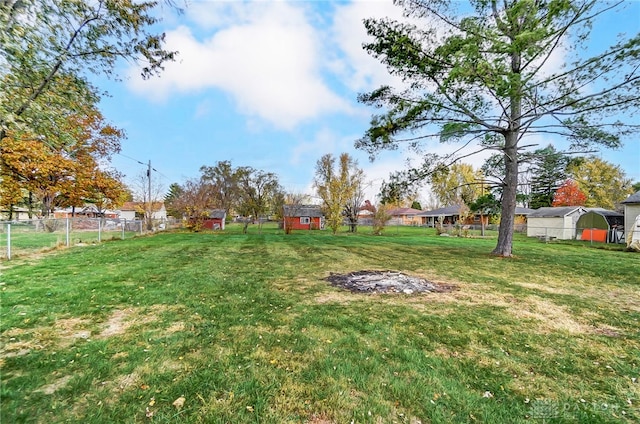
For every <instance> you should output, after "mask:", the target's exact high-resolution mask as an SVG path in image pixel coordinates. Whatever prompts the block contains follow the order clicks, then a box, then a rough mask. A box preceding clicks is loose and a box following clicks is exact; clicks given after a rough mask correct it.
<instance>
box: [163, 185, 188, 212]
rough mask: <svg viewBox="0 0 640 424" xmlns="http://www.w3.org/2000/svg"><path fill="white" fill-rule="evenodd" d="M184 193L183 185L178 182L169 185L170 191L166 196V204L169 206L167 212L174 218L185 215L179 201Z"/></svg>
mask: <svg viewBox="0 0 640 424" xmlns="http://www.w3.org/2000/svg"><path fill="white" fill-rule="evenodd" d="M182 193H184V189H183V188H182V186H180V184H178V183H173V184H171V185H170V186H169V191H168V193H167V194H166V195H165V196H164V205H165V207H166V208H167V214H168V215H170V216H172V217H174V218H181V217H182V215H183V213H182V211H181V210H180V208H179V203H178V200H179V199H180V196H181V195H182Z"/></svg>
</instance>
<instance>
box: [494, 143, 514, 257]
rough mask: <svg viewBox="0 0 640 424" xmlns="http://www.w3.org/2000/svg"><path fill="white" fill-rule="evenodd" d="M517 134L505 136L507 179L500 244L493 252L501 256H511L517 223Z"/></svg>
mask: <svg viewBox="0 0 640 424" xmlns="http://www.w3.org/2000/svg"><path fill="white" fill-rule="evenodd" d="M517 136H518V135H517V133H511V134H507V135H506V136H505V145H506V146H505V149H504V159H505V160H504V162H505V179H504V186H503V189H502V200H501V203H502V210H501V215H500V227H499V228H498V244H497V246H496V248H495V249H493V252H492V253H493V254H494V255H499V256H511V250H512V245H513V225H514V223H515V215H516V194H517V192H518V158H517V153H518V152H517ZM510 139H511V140H510Z"/></svg>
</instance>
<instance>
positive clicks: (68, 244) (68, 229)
mask: <svg viewBox="0 0 640 424" xmlns="http://www.w3.org/2000/svg"><path fill="white" fill-rule="evenodd" d="M66 221H67V247H69V246H70V245H71V244H70V242H69V240H70V235H69V232H70V228H69V227H70V225H69V218H67V220H66Z"/></svg>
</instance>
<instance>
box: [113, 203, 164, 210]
mask: <svg viewBox="0 0 640 424" xmlns="http://www.w3.org/2000/svg"><path fill="white" fill-rule="evenodd" d="M144 205H145V203H144V202H124V204H123V205H122V207H121V208H120V209H119V210H120V211H136V210H143V209H144ZM151 206H152V209H153V210H154V212H155V211H159V210H162V208H164V202H153V203H152V205H151Z"/></svg>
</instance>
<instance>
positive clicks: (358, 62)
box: [330, 0, 403, 91]
mask: <svg viewBox="0 0 640 424" xmlns="http://www.w3.org/2000/svg"><path fill="white" fill-rule="evenodd" d="M384 17H388V18H390V19H397V20H402V19H403V18H402V8H401V7H398V6H396V5H394V4H393V2H392V1H391V0H383V1H355V2H353V3H348V4H344V5H340V6H338V7H336V11H335V15H334V20H333V26H332V28H331V33H332V35H333V41H334V43H336V45H337V46H338V48H339V50H340V52H341V53H342V56H341V57H340V58H334V60H333V61H332V62H331V63H330V66H331V68H332V70H333V71H334V72H335V73H336V74H337V75H338V76H339V77H340V78H341V79H342V81H343V83H344V84H345V85H347V86H348V87H349V88H350V89H352V90H354V91H363V90H369V89H372V88H376V87H378V86H380V85H384V84H388V85H392V86H398V85H399V84H401V80H400V79H399V78H397V77H393V76H391V75H390V74H389V72H388V71H387V68H386V67H385V66H384V65H383V64H381V63H380V61H379V60H378V59H375V58H374V57H373V56H371V55H369V54H368V53H367V52H366V51H365V50H364V48H363V47H362V45H363V43H366V42H369V41H372V39H371V38H370V37H369V36H368V35H367V31H366V29H365V27H364V23H363V20H364V19H366V18H384Z"/></svg>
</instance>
